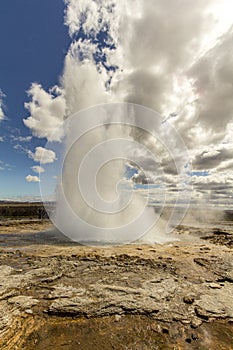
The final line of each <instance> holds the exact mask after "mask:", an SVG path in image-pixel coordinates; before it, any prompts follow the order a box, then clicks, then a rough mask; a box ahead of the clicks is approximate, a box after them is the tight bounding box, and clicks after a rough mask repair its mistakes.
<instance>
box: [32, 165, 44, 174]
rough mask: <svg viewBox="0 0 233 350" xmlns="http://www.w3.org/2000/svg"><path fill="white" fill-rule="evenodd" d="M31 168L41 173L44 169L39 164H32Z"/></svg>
mask: <svg viewBox="0 0 233 350" xmlns="http://www.w3.org/2000/svg"><path fill="white" fill-rule="evenodd" d="M31 169H32V170H33V171H34V172H35V173H37V174H41V173H43V172H44V171H45V170H44V168H42V166H40V165H34V166H32V167H31Z"/></svg>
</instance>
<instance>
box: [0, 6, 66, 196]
mask: <svg viewBox="0 0 233 350" xmlns="http://www.w3.org/2000/svg"><path fill="white" fill-rule="evenodd" d="M63 17H64V3H63V1H62V0H49V1H48V0H20V1H15V0H7V1H1V4H0V42H1V54H0V89H1V90H2V92H3V93H4V94H5V98H4V105H5V108H4V111H5V115H6V118H5V120H3V121H2V122H1V124H0V137H3V140H4V141H3V142H0V161H1V164H0V168H3V169H2V170H0V199H2V198H5V197H6V198H8V197H12V196H13V197H17V196H25V195H26V196H27V195H28V196H35V195H39V186H38V183H33V182H30V183H28V182H26V181H25V177H26V176H27V175H28V174H29V173H31V172H32V171H31V169H30V168H31V166H33V165H35V163H34V162H33V160H32V159H29V158H28V157H27V156H25V153H24V152H23V151H22V150H16V149H14V146H15V145H16V144H17V140H16V138H17V137H18V136H29V135H31V133H30V130H29V129H28V128H26V127H25V126H24V124H23V118H26V117H27V116H28V114H29V113H28V111H27V110H26V109H25V108H24V102H27V101H28V100H29V98H28V96H27V94H26V91H27V90H28V89H29V88H30V85H31V83H32V82H37V83H40V84H42V85H43V87H44V88H45V89H47V88H49V87H50V86H53V85H55V84H57V83H58V81H59V76H60V75H61V74H62V71H63V64H64V57H65V54H66V52H67V50H68V47H69V44H70V38H69V36H68V28H67V27H65V25H64V24H63V23H64V18H63ZM13 138H15V141H13ZM45 143H46V140H43V139H42V140H39V139H37V138H32V140H31V141H30V142H25V143H24V142H21V146H22V147H24V148H26V149H31V150H34V148H35V147H36V146H40V145H44V144H45ZM8 164H9V165H8ZM34 175H36V174H34Z"/></svg>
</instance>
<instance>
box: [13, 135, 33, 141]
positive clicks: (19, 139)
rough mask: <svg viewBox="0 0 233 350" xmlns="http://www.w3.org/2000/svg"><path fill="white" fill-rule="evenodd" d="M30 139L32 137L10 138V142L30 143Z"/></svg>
mask: <svg viewBox="0 0 233 350" xmlns="http://www.w3.org/2000/svg"><path fill="white" fill-rule="evenodd" d="M31 139H32V136H12V140H13V141H18V142H30V141H31Z"/></svg>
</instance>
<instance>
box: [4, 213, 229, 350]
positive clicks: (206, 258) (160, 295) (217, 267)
mask: <svg viewBox="0 0 233 350" xmlns="http://www.w3.org/2000/svg"><path fill="white" fill-rule="evenodd" d="M176 234H177V237H178V238H180V241H176V242H171V243H167V244H165V245H158V244H153V245H148V244H145V245H142V244H140V245H139V244H132V245H126V246H121V247H117V246H116V247H104V248H103V247H94V248H93V247H84V246H80V245H79V244H77V243H73V242H70V241H69V239H67V238H66V237H64V236H63V235H62V234H61V233H58V232H57V231H56V230H54V229H53V228H52V226H51V224H50V223H49V222H48V221H39V220H35V219H34V220H26V219H24V220H20V221H18V220H14V221H12V220H8V221H6V222H1V226H0V276H1V277H0V307H1V309H0V310H1V314H0V349H5V350H10V349H11V350H13V349H14V350H16V349H25V350H32V349H35V350H41V349H43V350H44V349H46V350H49V349H57V350H76V349H81V350H85V349H87V350H89V349H95V350H99V349H101V350H104V349H132V350H133V349H136V350H137V349H138V350H144V349H145V350H153V349H203V350H204V349H206V350H207V349H208V350H209V349H233V259H232V258H233V254H232V242H233V226H232V222H229V221H228V222H221V223H220V224H219V225H217V224H215V225H214V226H213V225H209V226H208V225H205V226H200V227H198V226H197V225H193V226H188V225H183V226H180V227H178V228H177V231H176Z"/></svg>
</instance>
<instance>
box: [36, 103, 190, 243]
mask: <svg viewBox="0 0 233 350" xmlns="http://www.w3.org/2000/svg"><path fill="white" fill-rule="evenodd" d="M56 133H58V134H59V135H61V134H63V137H62V140H61V141H62V142H49V143H48V144H47V146H46V149H48V150H53V151H54V152H55V153H56V156H57V160H56V162H55V163H54V164H48V165H47V166H46V168H47V169H46V171H45V173H43V174H41V193H42V198H43V200H44V202H46V198H47V197H48V194H49V188H51V186H50V183H51V179H52V177H54V175H57V179H58V180H57V185H56V210H55V212H54V213H53V214H50V217H51V220H52V221H53V223H54V224H55V226H56V227H57V228H58V229H59V230H60V231H62V232H63V233H64V234H65V235H66V236H67V237H69V238H70V239H72V240H74V241H77V242H80V243H85V244H123V243H129V242H133V241H136V240H138V239H143V237H144V236H145V235H149V236H147V237H149V240H150V242H152V241H153V242H158V243H160V242H164V241H166V240H171V236H170V235H169V232H170V231H171V228H172V227H173V226H174V225H177V224H178V223H179V222H180V220H181V219H182V217H183V215H184V213H185V212H186V207H185V206H183V211H180V210H179V213H178V212H176V207H177V205H179V204H180V203H181V199H182V202H183V203H184V198H185V199H186V203H187V204H188V202H189V198H190V186H189V183H188V180H187V179H188V178H189V177H188V175H187V174H188V172H189V169H188V166H187V159H188V156H187V151H186V149H185V146H184V144H183V142H182V140H181V139H180V137H179V135H178V134H177V132H176V131H175V130H174V129H173V127H172V126H171V125H169V123H166V128H164V125H163V123H162V119H161V117H160V116H159V115H158V113H156V112H154V111H152V110H149V109H146V108H144V107H142V106H138V105H133V104H127V103H119V104H104V105H99V106H96V107H93V108H90V109H87V110H84V111H82V112H79V113H77V114H75V115H73V116H72V117H70V118H68V119H67V120H66V121H65V122H64V124H63V126H62V129H59V130H57V131H56ZM174 145H175V147H174ZM165 153H167V154H168V155H169V157H171V159H172V160H173V161H174V162H175V165H176V168H177V172H178V174H179V175H180V182H181V186H180V191H182V194H181V192H180V191H178V192H177V195H176V203H175V207H174V210H173V214H172V215H171V217H170V219H169V222H168V223H163V224H162V225H161V220H159V217H160V212H161V210H162V209H163V206H164V205H165V203H166V187H165V186H164V185H163V181H162V178H163V173H162V170H161V166H160V162H161V159H160V158H161V155H162V154H165ZM178 155H179V157H178ZM147 160H148V161H149V162H150V167H152V168H153V170H154V172H155V173H156V175H157V178H158V179H160V181H158V182H156V181H155V182H154V183H152V179H147V171H146V170H145V171H144V164H145V163H146V161H147ZM42 163H43V157H42ZM127 164H131V168H132V169H133V174H134V176H132V174H130V175H129V174H127V170H126V169H127ZM135 174H136V175H137V176H138V177H139V174H140V176H141V177H142V176H143V177H144V179H147V180H146V182H145V181H144V182H141V183H140V182H137V183H135V182H134V181H133V178H136V177H137V176H135ZM185 175H187V177H186V176H185ZM149 183H150V184H149ZM152 190H153V191H152ZM151 191H152V192H153V196H154V198H155V199H156V203H157V205H159V207H160V211H158V212H157V213H155V211H154V209H153V207H152V206H151V205H150V206H149V204H150V200H151V196H152V195H151ZM162 227H163V228H162Z"/></svg>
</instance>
